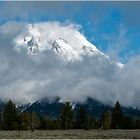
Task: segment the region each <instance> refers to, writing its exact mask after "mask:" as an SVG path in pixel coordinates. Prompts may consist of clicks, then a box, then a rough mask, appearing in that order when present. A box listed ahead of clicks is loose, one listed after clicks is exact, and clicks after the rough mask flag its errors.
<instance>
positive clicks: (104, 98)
mask: <svg viewBox="0 0 140 140" xmlns="http://www.w3.org/2000/svg"><path fill="white" fill-rule="evenodd" d="M27 24H28V23H22V22H20V23H17V22H9V23H6V24H3V25H1V26H0V36H1V38H0V43H1V44H0V65H1V68H0V77H1V80H0V98H1V99H2V100H8V99H12V100H14V101H16V102H18V103H23V102H24V103H25V102H32V101H35V100H37V99H40V98H42V97H46V96H47V97H49V96H51V97H53V96H60V97H61V99H62V100H68V101H69V100H74V101H84V100H85V99H86V97H89V96H90V97H92V98H94V99H97V100H99V101H101V102H103V103H106V104H113V103H114V102H116V100H119V101H120V102H121V104H123V105H124V106H136V107H140V105H139V100H138V99H139V98H140V94H139V92H140V87H139V84H138V83H139V75H140V72H139V69H140V63H139V62H140V61H139V60H140V58H139V57H135V58H133V59H131V60H130V61H129V62H128V63H127V64H125V66H120V63H118V62H116V61H114V60H111V59H110V58H109V57H107V56H106V55H104V54H103V53H99V54H98V53H97V54H96V53H95V55H82V58H83V60H82V61H75V62H68V63H65V61H63V60H62V59H61V58H60V56H59V55H57V54H56V53H55V52H54V51H53V50H50V51H46V50H44V51H42V52H40V53H38V54H37V55H29V54H28V53H26V52H25V51H24V50H23V51H21V52H18V51H16V50H15V47H14V45H15V44H14V43H13V41H14V40H15V39H16V38H17V37H18V36H19V35H21V34H22V33H23V32H24V31H25V29H26V25H27ZM38 24H39V25H44V24H50V26H51V28H52V30H53V27H52V26H53V24H54V23H53V22H47V23H38ZM57 24H58V25H59V24H60V25H61V27H64V28H65V29H66V31H67V32H70V31H71V30H73V31H75V32H79V31H78V30H77V28H75V26H71V25H70V24H69V25H63V24H61V23H59V22H57ZM58 27H59V26H58ZM44 28H45V27H44ZM60 29H61V28H60ZM54 32H57V30H55V28H54ZM63 33H65V32H64V31H63V30H62V33H61V34H62V35H63ZM80 34H81V33H80ZM81 35H82V36H84V35H83V34H81ZM46 37H47V36H46ZM69 40H73V36H69ZM73 41H74V40H73ZM81 41H82V40H81ZM77 47H78V46H77ZM95 52H96V51H95ZM87 54H88V52H87Z"/></svg>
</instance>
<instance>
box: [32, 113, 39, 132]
mask: <svg viewBox="0 0 140 140" xmlns="http://www.w3.org/2000/svg"><path fill="white" fill-rule="evenodd" d="M39 126H40V120H39V118H38V115H37V114H36V112H32V113H31V118H30V129H31V130H32V131H34V129H37V128H39Z"/></svg>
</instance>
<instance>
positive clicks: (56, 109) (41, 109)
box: [17, 97, 140, 118]
mask: <svg viewBox="0 0 140 140" xmlns="http://www.w3.org/2000/svg"><path fill="white" fill-rule="evenodd" d="M70 104H71V106H72V109H73V111H74V112H75V113H77V111H78V109H79V107H80V106H81V105H83V106H84V108H85V109H86V111H87V113H88V114H89V115H90V116H94V117H96V118H99V117H100V115H101V114H102V112H104V111H110V112H111V111H112V110H113V107H112V106H109V105H105V104H103V103H101V102H98V101H96V100H94V99H92V98H88V99H87V100H86V102H83V103H78V102H77V103H76V102H70ZM63 105H64V102H63V101H62V100H61V99H60V98H58V97H56V98H54V99H53V100H51V101H50V100H49V99H48V98H44V99H41V100H38V101H36V102H34V103H32V104H26V105H21V106H18V107H17V108H18V109H19V110H20V111H21V112H24V111H28V112H33V111H35V112H37V114H38V115H40V116H48V117H51V118H57V117H59V116H60V114H61V111H62V108H63ZM122 109H123V112H124V114H126V115H128V116H134V117H140V110H139V109H134V108H131V107H122Z"/></svg>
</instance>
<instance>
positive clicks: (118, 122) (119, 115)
mask: <svg viewBox="0 0 140 140" xmlns="http://www.w3.org/2000/svg"><path fill="white" fill-rule="evenodd" d="M111 126H112V128H113V129H122V128H124V116H123V112H122V109H121V106H120V103H119V102H118V101H117V102H116V105H115V107H114V109H113V112H112V121H111Z"/></svg>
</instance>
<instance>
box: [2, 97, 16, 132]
mask: <svg viewBox="0 0 140 140" xmlns="http://www.w3.org/2000/svg"><path fill="white" fill-rule="evenodd" d="M3 117H4V129H5V130H16V129H17V127H18V124H17V119H18V115H17V110H16V106H15V104H14V103H13V102H12V101H11V100H9V101H8V103H7V104H6V106H5V108H4V111H3Z"/></svg>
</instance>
